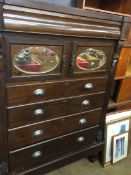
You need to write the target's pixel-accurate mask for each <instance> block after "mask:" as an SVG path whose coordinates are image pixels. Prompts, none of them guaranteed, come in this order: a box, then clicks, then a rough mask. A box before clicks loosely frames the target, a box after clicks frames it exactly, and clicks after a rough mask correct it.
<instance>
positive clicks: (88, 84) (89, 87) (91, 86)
mask: <svg viewBox="0 0 131 175" xmlns="http://www.w3.org/2000/svg"><path fill="white" fill-rule="evenodd" d="M84 88H85V89H92V88H93V84H92V83H87V84H85V86H84Z"/></svg>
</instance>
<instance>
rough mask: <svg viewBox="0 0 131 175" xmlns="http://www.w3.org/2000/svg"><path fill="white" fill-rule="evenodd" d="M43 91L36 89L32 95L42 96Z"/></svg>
mask: <svg viewBox="0 0 131 175" xmlns="http://www.w3.org/2000/svg"><path fill="white" fill-rule="evenodd" d="M44 93H45V92H44V90H43V89H36V90H35V91H34V92H33V94H34V95H36V96H43V95H44Z"/></svg>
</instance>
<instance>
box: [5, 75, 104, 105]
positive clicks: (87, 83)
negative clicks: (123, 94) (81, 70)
mask: <svg viewBox="0 0 131 175" xmlns="http://www.w3.org/2000/svg"><path fill="white" fill-rule="evenodd" d="M106 82H107V78H105V77H103V78H95V79H83V80H72V81H64V82H48V83H36V84H25V85H17V86H15V85H11V86H7V94H8V95H7V96H8V106H13V105H20V104H27V103H36V102H38V101H46V100H50V99H54V98H61V97H69V96H77V95H82V94H87V93H96V92H101V91H105V87H106ZM65 89H66V91H65Z"/></svg>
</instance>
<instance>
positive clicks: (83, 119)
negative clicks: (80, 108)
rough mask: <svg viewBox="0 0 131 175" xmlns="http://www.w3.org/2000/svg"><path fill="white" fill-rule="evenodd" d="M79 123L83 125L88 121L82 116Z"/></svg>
mask: <svg viewBox="0 0 131 175" xmlns="http://www.w3.org/2000/svg"><path fill="white" fill-rule="evenodd" d="M79 123H80V124H81V125H84V124H86V123H87V120H86V118H82V119H80V121H79Z"/></svg>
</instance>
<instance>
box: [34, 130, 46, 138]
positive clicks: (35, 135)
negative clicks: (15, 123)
mask: <svg viewBox="0 0 131 175" xmlns="http://www.w3.org/2000/svg"><path fill="white" fill-rule="evenodd" d="M43 133H44V131H43V130H37V131H34V132H33V134H32V136H34V137H37V136H41V135H43Z"/></svg>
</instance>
